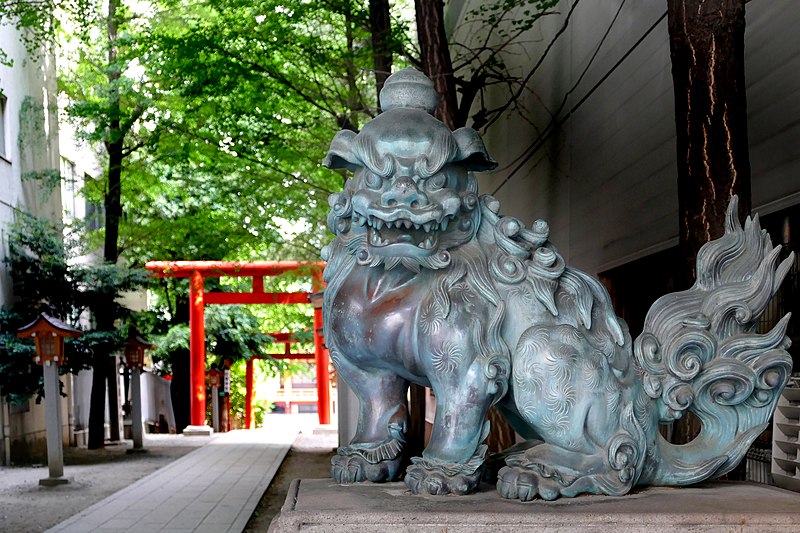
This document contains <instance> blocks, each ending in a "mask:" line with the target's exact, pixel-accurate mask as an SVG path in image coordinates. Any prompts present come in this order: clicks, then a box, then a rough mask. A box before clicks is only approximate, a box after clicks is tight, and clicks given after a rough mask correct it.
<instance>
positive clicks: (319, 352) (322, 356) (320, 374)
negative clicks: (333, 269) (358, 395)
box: [314, 309, 331, 424]
mask: <svg viewBox="0 0 800 533" xmlns="http://www.w3.org/2000/svg"><path fill="white" fill-rule="evenodd" d="M321 329H322V309H314V360H315V363H316V370H317V413H318V414H319V423H320V424H330V423H331V400H330V372H328V351H327V350H326V349H325V348H324V347H323V346H322V337H321V336H320V335H319V331H320V330H321Z"/></svg>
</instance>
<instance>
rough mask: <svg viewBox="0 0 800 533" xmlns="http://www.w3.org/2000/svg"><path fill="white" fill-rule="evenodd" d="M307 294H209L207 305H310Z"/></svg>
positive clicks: (206, 296)
mask: <svg viewBox="0 0 800 533" xmlns="http://www.w3.org/2000/svg"><path fill="white" fill-rule="evenodd" d="M308 295H309V293H307V292H261V293H257V292H256V293H253V292H207V293H206V295H205V299H206V303H207V304H308V303H310V302H309V301H308Z"/></svg>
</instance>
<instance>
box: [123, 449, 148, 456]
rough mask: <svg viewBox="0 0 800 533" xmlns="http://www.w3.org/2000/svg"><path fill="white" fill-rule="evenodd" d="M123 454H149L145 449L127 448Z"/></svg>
mask: <svg viewBox="0 0 800 533" xmlns="http://www.w3.org/2000/svg"><path fill="white" fill-rule="evenodd" d="M125 453H126V454H128V455H139V454H141V453H149V452H148V450H147V448H128V449H127V450H125Z"/></svg>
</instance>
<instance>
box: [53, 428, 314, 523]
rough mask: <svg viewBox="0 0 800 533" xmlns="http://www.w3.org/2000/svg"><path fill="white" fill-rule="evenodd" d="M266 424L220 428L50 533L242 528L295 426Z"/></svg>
mask: <svg viewBox="0 0 800 533" xmlns="http://www.w3.org/2000/svg"><path fill="white" fill-rule="evenodd" d="M268 424H269V427H268V428H262V429H255V430H249V431H245V430H239V431H231V432H229V433H220V434H218V435H216V436H214V438H213V439H212V440H210V441H209V443H208V444H206V445H205V446H203V447H202V448H198V449H197V450H194V451H193V452H191V453H189V454H187V455H185V456H183V457H181V458H180V459H178V460H176V461H174V462H173V463H170V464H169V465H167V466H165V467H164V468H162V469H160V470H157V471H156V472H153V473H152V474H150V475H149V476H147V477H144V478H142V479H140V480H139V481H137V482H135V483H134V484H132V485H130V486H128V487H126V488H124V489H122V490H120V491H119V492H116V493H114V494H112V495H111V496H109V497H107V498H105V499H104V500H101V501H99V502H97V503H96V504H94V505H92V506H91V507H89V508H87V509H85V510H84V511H82V512H80V513H78V514H76V515H75V516H73V517H72V518H69V519H68V520H65V521H64V522H62V523H60V524H58V525H57V526H55V527H53V528H51V529H49V530H48V533H50V532H52V533H77V532H80V533H85V532H87V531H93V532H101V533H103V532H112V531H113V532H115V533H119V532H122V531H136V532H144V531H146V532H156V531H162V532H179V531H195V532H201V531H208V532H212V531H213V532H215V533H221V532H241V531H243V530H244V527H245V525H246V524H247V521H248V520H249V518H250V515H252V514H253V510H254V509H255V508H256V505H258V502H259V500H260V499H261V496H262V495H263V494H264V492H265V491H266V489H267V487H268V486H269V483H270V482H271V481H272V478H273V477H274V476H275V472H277V470H278V468H279V467H280V464H281V462H282V461H283V459H284V457H285V456H286V453H287V452H288V451H289V448H290V447H291V445H292V443H293V442H294V440H295V438H297V435H298V433H299V432H300V429H301V427H300V426H298V425H297V424H296V422H293V421H292V420H291V419H290V418H289V417H285V418H280V417H269V421H268Z"/></svg>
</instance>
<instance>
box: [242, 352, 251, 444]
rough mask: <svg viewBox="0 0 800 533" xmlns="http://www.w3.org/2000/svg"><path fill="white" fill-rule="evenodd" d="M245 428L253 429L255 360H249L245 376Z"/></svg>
mask: <svg viewBox="0 0 800 533" xmlns="http://www.w3.org/2000/svg"><path fill="white" fill-rule="evenodd" d="M244 386H245V389H246V390H245V395H244V427H245V429H253V360H252V359H248V360H247V368H246V370H245V376H244Z"/></svg>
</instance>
